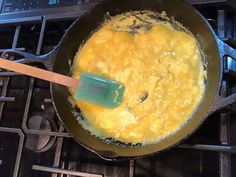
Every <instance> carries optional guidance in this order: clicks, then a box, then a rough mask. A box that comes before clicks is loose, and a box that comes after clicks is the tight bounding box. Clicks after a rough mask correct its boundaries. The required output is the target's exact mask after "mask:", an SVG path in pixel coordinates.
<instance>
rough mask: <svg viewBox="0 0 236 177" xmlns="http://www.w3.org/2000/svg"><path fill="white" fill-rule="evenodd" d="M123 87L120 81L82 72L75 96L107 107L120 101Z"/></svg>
mask: <svg viewBox="0 0 236 177" xmlns="http://www.w3.org/2000/svg"><path fill="white" fill-rule="evenodd" d="M124 91H125V87H124V85H123V84H122V83H120V82H117V81H114V80H110V79H108V78H105V77H101V76H98V75H95V74H92V73H88V72H84V73H82V74H81V75H80V80H79V84H78V87H77V89H76V94H75V98H76V99H80V100H84V101H87V102H90V103H93V104H96V105H101V106H104V107H108V108H115V107H117V106H119V105H120V104H121V102H122V98H123V95H124Z"/></svg>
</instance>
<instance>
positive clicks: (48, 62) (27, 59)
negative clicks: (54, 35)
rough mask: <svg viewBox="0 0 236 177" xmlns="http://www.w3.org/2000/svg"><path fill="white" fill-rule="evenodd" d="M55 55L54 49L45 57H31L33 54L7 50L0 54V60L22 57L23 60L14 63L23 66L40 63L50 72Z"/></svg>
mask: <svg viewBox="0 0 236 177" xmlns="http://www.w3.org/2000/svg"><path fill="white" fill-rule="evenodd" d="M55 53H56V50H55V49H54V50H52V51H51V52H49V53H47V54H45V55H33V54H30V53H27V52H22V51H19V50H14V49H9V50H5V51H4V52H3V53H2V55H1V57H2V58H9V57H24V58H23V59H18V60H15V62H19V63H23V64H33V63H41V64H43V65H44V66H45V67H46V68H47V69H48V70H50V71H51V70H52V68H53V61H54V57H55Z"/></svg>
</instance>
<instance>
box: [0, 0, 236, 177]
mask: <svg viewBox="0 0 236 177" xmlns="http://www.w3.org/2000/svg"><path fill="white" fill-rule="evenodd" d="M189 2H191V3H194V4H195V6H196V7H197V9H198V10H199V11H200V12H201V13H202V14H203V15H204V16H205V17H206V18H207V19H208V21H209V22H210V24H211V25H212V26H213V28H214V30H215V32H216V33H217V34H218V36H219V37H220V38H221V39H222V40H224V41H225V42H227V43H229V44H230V45H232V46H236V45H235V44H236V42H235V39H236V10H235V9H234V7H235V4H234V3H232V2H233V1H230V0H229V1H227V0H224V1H214V0H212V1H210V0H208V1H207V4H206V3H205V2H206V1H203V0H194V1H193V0H192V1H191V0H189ZM209 3H210V4H209ZM77 16H78V13H76V12H75V13H72V12H71V13H69V14H65V15H63V14H61V15H59V16H58V14H57V15H55V16H50V17H48V16H34V17H27V18H25V19H18V18H16V19H14V20H12V19H11V20H4V21H2V22H1V21H0V40H1V41H2V42H1V43H0V53H2V52H3V51H4V50H5V49H10V48H14V49H18V50H22V51H27V52H31V53H34V54H44V53H47V52H48V51H50V50H51V49H52V48H53V47H54V46H56V45H57V43H58V42H59V40H60V38H61V37H62V35H63V34H64V32H65V31H66V29H68V27H69V26H70V24H71V23H72V22H73V21H74V19H75V18H76V17H77ZM11 59H12V60H14V59H15V58H11ZM226 61H227V62H226V64H225V77H224V80H225V82H224V84H223V85H224V88H225V89H223V91H222V95H226V94H230V93H231V92H235V88H236V87H235V85H236V84H235V81H236V80H235V75H236V63H235V62H234V60H232V59H230V58H226ZM38 67H43V66H40V65H38ZM0 93H1V96H0V132H1V133H0V177H26V176H28V177H42V176H43V177H47V176H50V177H51V176H53V177H65V176H66V177H69V176H82V177H83V176H84V177H85V176H86V177H88V176H90V177H100V176H109V177H113V176H116V177H124V176H126V177H134V176H135V177H149V176H151V177H163V176H165V177H178V176H181V177H182V176H188V177H199V176H202V177H207V176H219V177H233V176H236V168H234V167H236V156H235V155H234V154H235V152H236V148H235V147H236V146H235V145H236V138H235V137H236V121H235V119H234V116H235V110H236V109H235V108H234V107H235V105H233V106H231V107H229V108H227V109H226V111H225V112H224V113H216V114H214V115H213V116H211V117H209V119H208V120H207V121H206V122H205V123H204V124H203V126H202V127H201V128H200V129H199V130H198V131H197V132H196V133H195V134H194V135H193V136H191V138H190V139H188V140H187V141H186V142H185V143H184V144H181V145H180V146H178V147H177V148H174V149H172V150H169V151H166V152H163V153H161V154H159V155H152V156H149V157H144V158H139V159H136V160H132V159H131V160H124V161H119V162H117V161H112V162H110V161H105V160H103V159H101V158H100V157H98V156H96V155H95V154H93V153H91V152H89V151H87V150H86V149H84V148H83V147H81V146H80V145H78V144H77V143H76V142H75V141H74V140H73V139H72V138H71V137H70V134H69V133H68V132H67V131H66V130H65V129H64V128H63V126H62V125H61V124H60V122H59V121H58V118H57V117H56V115H55V112H54V110H53V107H52V102H51V98H50V94H49V84H48V83H47V82H44V81H42V80H38V79H34V78H30V77H26V76H22V75H19V74H17V73H14V72H8V71H2V70H1V72H0Z"/></svg>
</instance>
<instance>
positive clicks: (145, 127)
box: [73, 11, 205, 143]
mask: <svg viewBox="0 0 236 177" xmlns="http://www.w3.org/2000/svg"><path fill="white" fill-rule="evenodd" d="M150 14H151V15H150ZM154 16H157V14H156V13H154V12H150V11H147V12H142V13H139V12H129V13H126V14H120V15H118V16H115V17H112V18H111V19H109V20H107V21H106V22H105V23H104V24H103V25H102V27H101V28H100V29H99V30H98V31H96V32H95V33H93V35H92V36H91V37H90V38H89V39H88V41H87V42H86V43H85V44H84V46H83V47H82V48H81V49H80V50H79V51H78V54H77V56H76V58H75V68H74V72H73V77H74V78H76V79H79V77H80V73H81V72H84V71H87V72H92V73H95V74H98V75H103V76H107V77H109V78H112V79H114V80H117V81H119V82H122V83H123V84H124V85H125V87H126V90H125V95H124V98H123V102H122V104H121V105H120V106H119V107H117V108H115V109H108V108H104V107H100V106H96V105H92V104H89V103H87V102H83V101H80V100H76V105H77V106H78V107H79V108H80V110H81V111H82V113H83V115H84V117H85V118H86V121H87V122H88V124H89V126H91V127H92V128H93V129H94V130H96V131H99V132H101V133H102V134H103V135H104V137H112V138H114V139H117V140H119V141H122V142H128V143H155V142H157V141H160V140H161V139H162V138H164V137H166V136H168V135H170V134H172V133H174V132H175V131H177V130H178V129H179V128H180V127H181V126H182V125H184V123H185V122H186V120H187V119H189V118H190V117H191V114H192V113H193V111H194V110H195V109H196V107H197V105H198V104H199V102H200V100H201V98H202V95H203V92H204V76H205V71H204V69H203V63H202V61H201V55H200V50H199V48H198V44H197V41H196V39H195V38H194V37H193V36H192V35H191V34H188V33H187V32H185V31H183V30H179V29H177V28H176V27H174V26H173V25H172V24H170V23H169V22H165V21H162V20H158V18H157V19H155V18H154ZM81 123H82V122H81ZM88 124H86V125H84V128H86V129H87V130H89V131H92V129H91V127H90V128H89V127H86V126H88ZM96 131H94V132H91V133H92V134H96V133H95V132H96Z"/></svg>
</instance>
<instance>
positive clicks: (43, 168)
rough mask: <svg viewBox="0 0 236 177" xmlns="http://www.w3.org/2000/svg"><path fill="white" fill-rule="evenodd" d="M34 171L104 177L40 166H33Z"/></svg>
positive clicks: (81, 176)
mask: <svg viewBox="0 0 236 177" xmlns="http://www.w3.org/2000/svg"><path fill="white" fill-rule="evenodd" d="M32 169H33V170H38V171H44V172H50V173H57V174H65V175H73V176H80V177H103V175H97V174H92V173H84V172H78V171H72V170H65V169H59V168H50V167H44V166H39V165H33V167H32Z"/></svg>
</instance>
